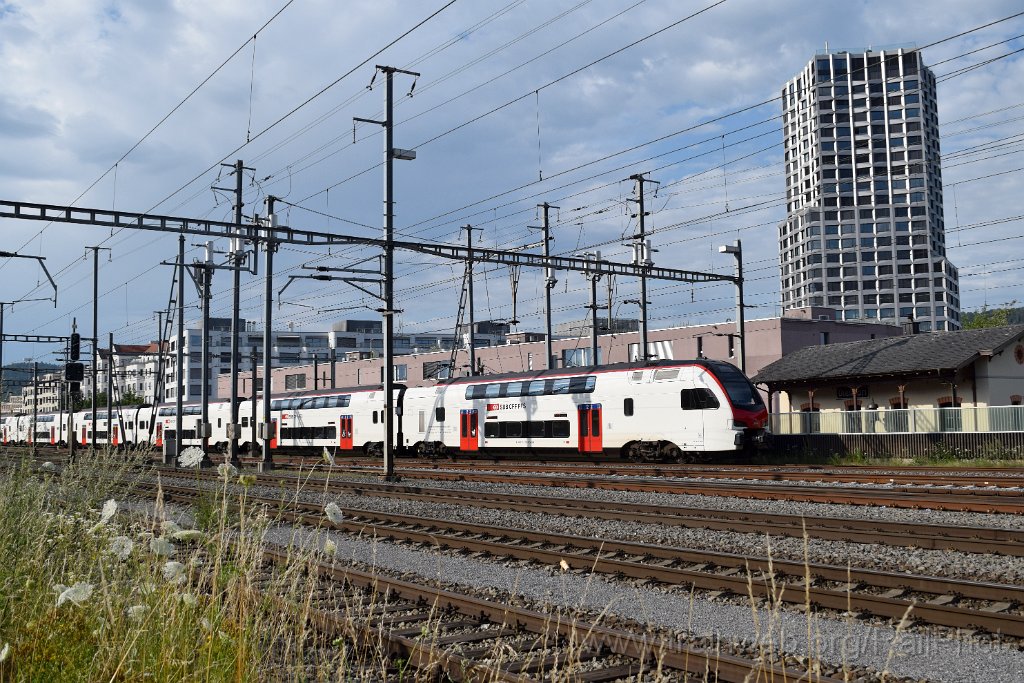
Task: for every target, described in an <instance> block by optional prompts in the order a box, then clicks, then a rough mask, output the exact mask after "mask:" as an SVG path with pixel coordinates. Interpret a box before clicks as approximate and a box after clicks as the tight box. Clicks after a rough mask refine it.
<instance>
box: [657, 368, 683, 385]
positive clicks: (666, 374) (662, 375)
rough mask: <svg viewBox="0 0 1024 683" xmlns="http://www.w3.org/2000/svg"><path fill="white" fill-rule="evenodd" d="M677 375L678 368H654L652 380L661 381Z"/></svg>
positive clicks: (674, 377)
mask: <svg viewBox="0 0 1024 683" xmlns="http://www.w3.org/2000/svg"><path fill="white" fill-rule="evenodd" d="M677 377H679V368H672V369H671V370H655V371H654V381H655V382H658V381H663V380H669V379H676V378H677Z"/></svg>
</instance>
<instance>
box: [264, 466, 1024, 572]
mask: <svg viewBox="0 0 1024 683" xmlns="http://www.w3.org/2000/svg"><path fill="white" fill-rule="evenodd" d="M264 477H265V479H267V480H270V481H275V480H276V481H279V482H282V485H283V486H284V487H285V488H288V489H293V488H294V486H296V485H301V484H302V483H304V482H306V483H308V482H309V481H310V480H308V479H304V478H301V477H298V476H296V475H292V474H282V473H275V474H274V475H271V476H267V475H264ZM318 483H319V482H318ZM324 485H325V487H326V489H327V490H332V491H338V492H342V491H349V492H352V493H354V494H356V495H373V496H379V497H391V498H401V499H412V498H419V499H422V500H429V501H431V502H437V503H449V504H452V505H463V506H465V505H473V506H476V507H485V508H497V509H508V510H516V511H520V512H541V511H543V512H545V513H549V514H560V515H566V516H570V517H593V518H599V519H609V520H615V521H623V520H627V521H636V522H643V523H648V524H666V525H672V526H683V527H690V528H704V529H714V530H721V531H736V532H740V533H759V534H765V533H768V534H778V535H784V536H795V537H802V536H803V535H804V533H806V534H807V535H808V536H810V537H812V538H822V539H830V540H840V541H848V542H855V543H873V544H877V543H881V544H884V545H892V546H913V547H919V548H926V549H932V550H958V551H963V552H973V553H996V554H1003V555H1011V556H1016V557H1024V530H1020V529H1008V528H999V527H991V526H950V525H942V524H920V523H911V522H892V521H885V520H874V519H856V518H850V517H823V516H818V517H813V516H804V515H786V514H779V513H764V512H751V511H742V510H715V509H711V508H701V507H682V506H676V505H672V506H663V505H649V504H643V503H623V502H610V501H603V500H587V499H576V498H554V497H549V496H530V495H519V494H504V493H495V492H490V491H471V490H453V489H446V488H425V487H419V486H406V485H389V484H377V483H373V482H352V481H345V480H338V479H335V480H333V481H329V482H326V483H325V484H324Z"/></svg>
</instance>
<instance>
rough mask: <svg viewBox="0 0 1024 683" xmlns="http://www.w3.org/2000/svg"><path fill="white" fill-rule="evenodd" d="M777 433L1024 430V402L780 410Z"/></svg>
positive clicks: (774, 419) (775, 417) (775, 422)
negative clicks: (823, 410)
mask: <svg viewBox="0 0 1024 683" xmlns="http://www.w3.org/2000/svg"><path fill="white" fill-rule="evenodd" d="M771 429H772V433H773V434H780V435H781V434H933V433H945V432H963V433H991V432H1020V431H1024V406H993V407H984V406H982V407H972V408H905V409H902V410H900V409H895V410H894V409H888V410H837V411H830V412H822V413H818V412H800V413H777V414H774V415H772V416H771Z"/></svg>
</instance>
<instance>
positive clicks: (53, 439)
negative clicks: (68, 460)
mask: <svg viewBox="0 0 1024 683" xmlns="http://www.w3.org/2000/svg"><path fill="white" fill-rule="evenodd" d="M50 445H51V446H56V445H57V428H56V427H54V426H53V425H50Z"/></svg>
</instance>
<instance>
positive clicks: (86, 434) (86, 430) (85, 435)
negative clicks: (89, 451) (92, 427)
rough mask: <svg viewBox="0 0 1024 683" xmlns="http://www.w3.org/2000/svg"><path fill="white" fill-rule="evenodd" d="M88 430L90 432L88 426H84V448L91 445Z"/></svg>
mask: <svg viewBox="0 0 1024 683" xmlns="http://www.w3.org/2000/svg"><path fill="white" fill-rule="evenodd" d="M88 430H89V427H88V425H82V445H83V446H88V445H89V439H88Z"/></svg>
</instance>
